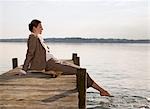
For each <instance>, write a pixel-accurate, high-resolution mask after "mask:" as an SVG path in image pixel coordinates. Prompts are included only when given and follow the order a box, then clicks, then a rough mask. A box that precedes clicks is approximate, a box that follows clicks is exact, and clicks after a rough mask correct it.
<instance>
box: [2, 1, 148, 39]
mask: <svg viewBox="0 0 150 109" xmlns="http://www.w3.org/2000/svg"><path fill="white" fill-rule="evenodd" d="M149 6H150V3H149V0H57V1H56V0H0V38H16V37H17V38H28V35H29V34H30V32H29V30H28V24H29V23H30V21H31V20H32V19H39V20H41V21H42V25H43V28H44V31H43V37H44V38H46V37H84V38H121V39H122V38H126V39H150V30H148V29H149V28H148V26H149V24H150V15H149V14H150V8H149Z"/></svg>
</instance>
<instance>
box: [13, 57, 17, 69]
mask: <svg viewBox="0 0 150 109" xmlns="http://www.w3.org/2000/svg"><path fill="white" fill-rule="evenodd" d="M12 67H13V69H14V68H16V67H18V59H17V58H12Z"/></svg>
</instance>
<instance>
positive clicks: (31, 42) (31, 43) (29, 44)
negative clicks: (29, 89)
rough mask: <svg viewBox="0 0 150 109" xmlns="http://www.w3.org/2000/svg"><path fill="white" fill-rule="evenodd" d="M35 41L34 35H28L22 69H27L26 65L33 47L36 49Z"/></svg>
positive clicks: (32, 52)
mask: <svg viewBox="0 0 150 109" xmlns="http://www.w3.org/2000/svg"><path fill="white" fill-rule="evenodd" d="M36 42H37V37H35V36H29V39H28V42H27V47H28V48H27V53H26V59H25V61H24V65H23V68H22V69H23V70H24V71H27V70H28V67H29V65H30V63H31V61H32V59H33V57H34V54H35V49H36Z"/></svg>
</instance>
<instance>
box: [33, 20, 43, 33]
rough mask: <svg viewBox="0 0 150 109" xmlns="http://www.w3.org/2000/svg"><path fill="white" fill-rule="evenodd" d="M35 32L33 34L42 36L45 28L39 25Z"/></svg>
mask: <svg viewBox="0 0 150 109" xmlns="http://www.w3.org/2000/svg"><path fill="white" fill-rule="evenodd" d="M33 30H34V31H33V32H34V33H35V34H42V30H43V27H42V25H41V23H39V24H38V26H37V27H34V28H33Z"/></svg>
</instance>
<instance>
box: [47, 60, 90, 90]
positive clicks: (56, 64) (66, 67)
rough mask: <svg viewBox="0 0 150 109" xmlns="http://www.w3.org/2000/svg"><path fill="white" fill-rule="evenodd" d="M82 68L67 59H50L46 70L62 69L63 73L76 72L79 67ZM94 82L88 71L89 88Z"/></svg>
mask: <svg viewBox="0 0 150 109" xmlns="http://www.w3.org/2000/svg"><path fill="white" fill-rule="evenodd" d="M78 68H80V67H79V66H77V65H75V64H71V63H69V62H66V61H57V60H53V59H50V60H48V61H47V63H46V70H47V71H48V70H54V71H62V72H63V74H76V73H77V69H78ZM92 84H93V80H92V79H91V77H90V76H89V74H88V73H87V88H89V87H91V86H92Z"/></svg>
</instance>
